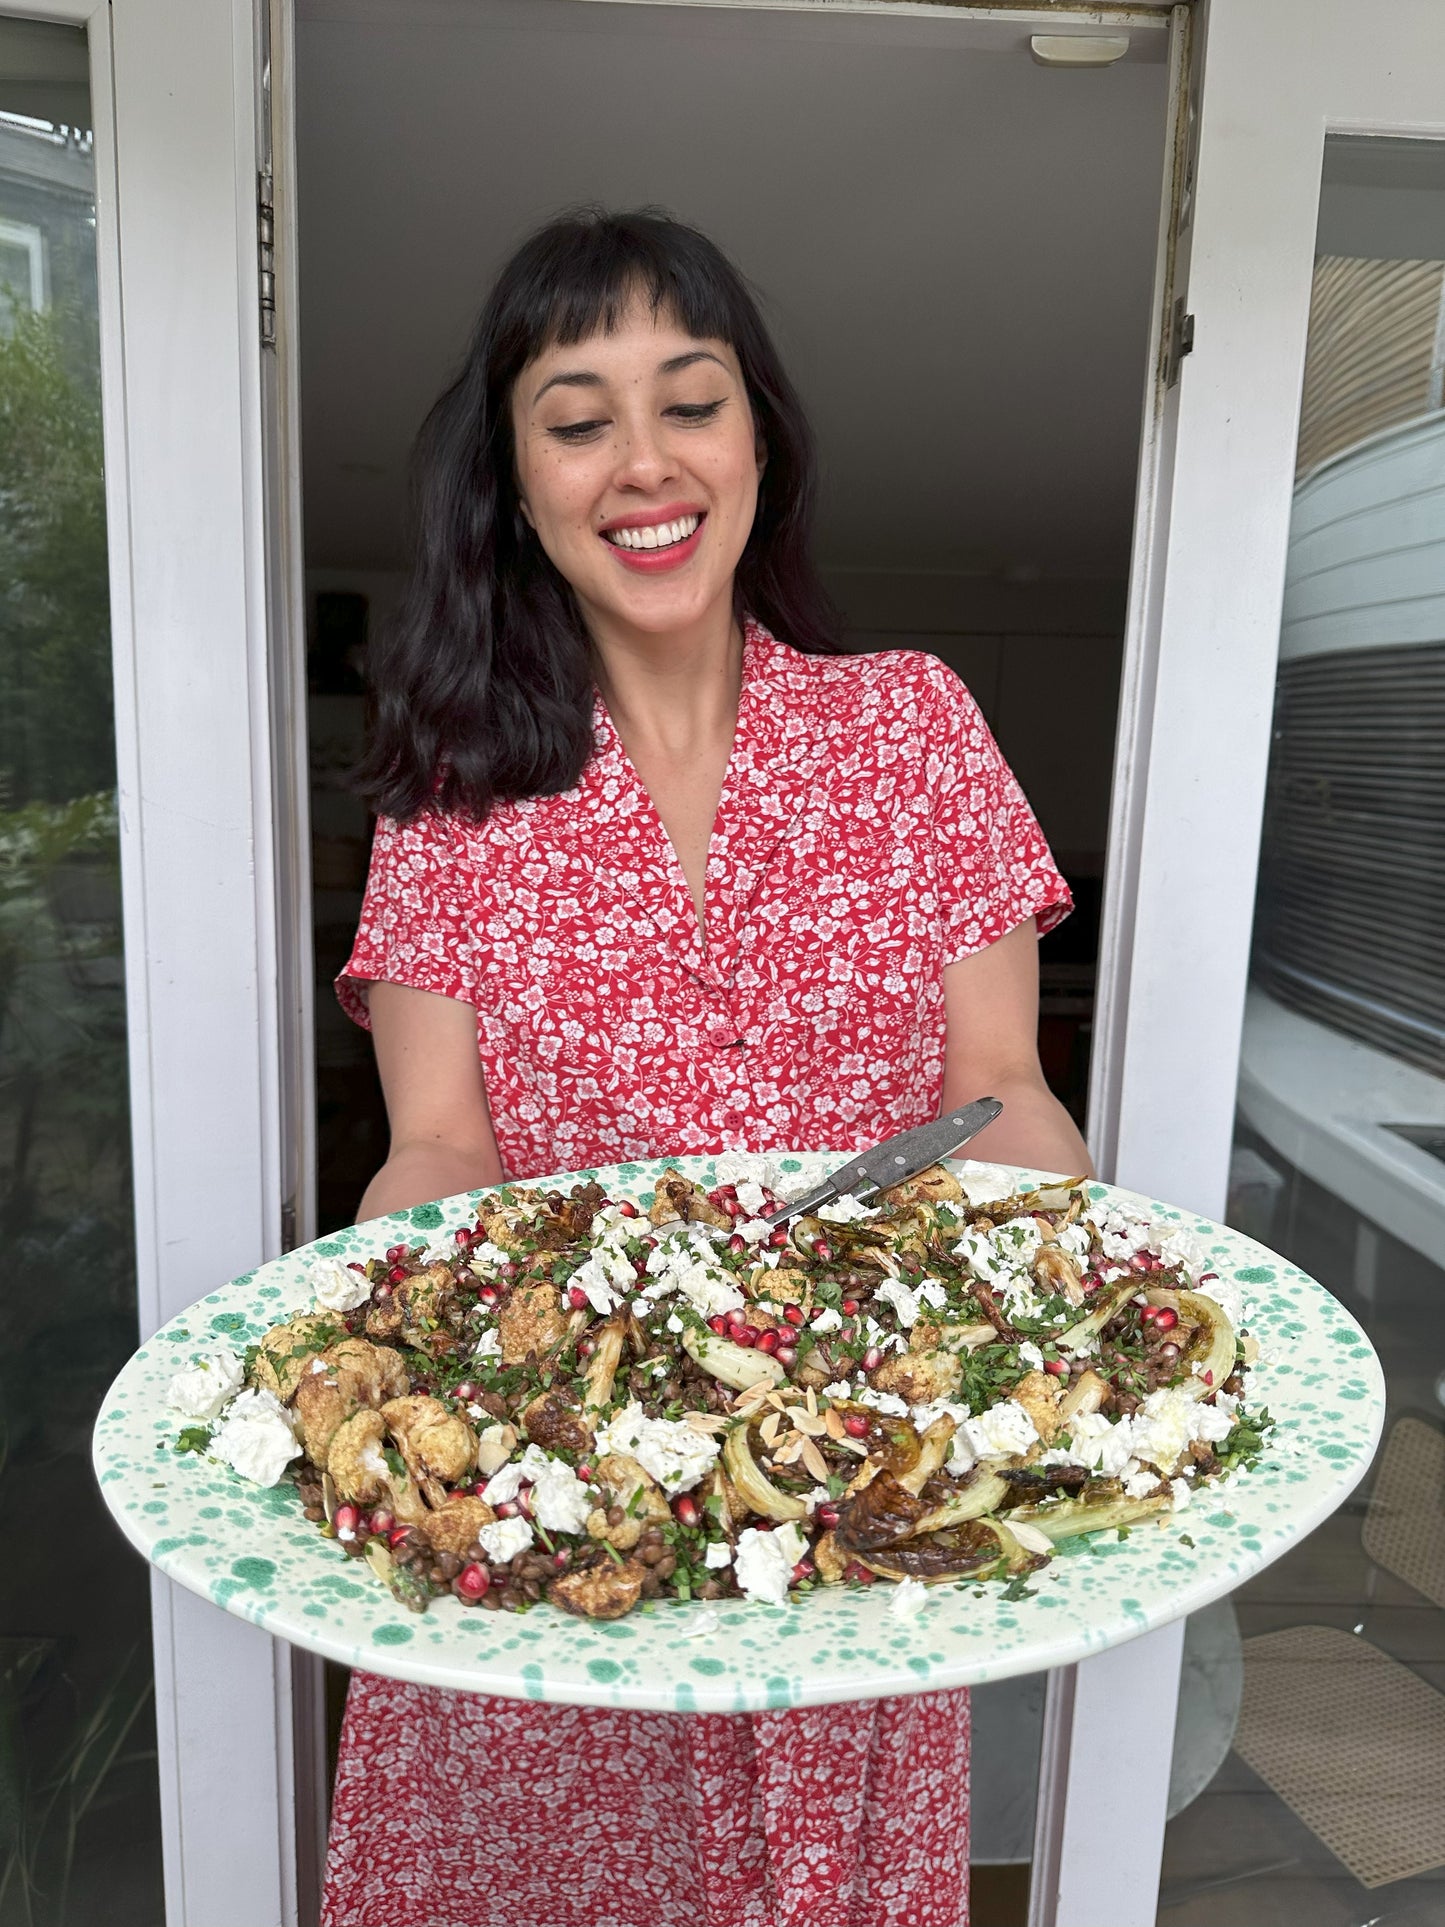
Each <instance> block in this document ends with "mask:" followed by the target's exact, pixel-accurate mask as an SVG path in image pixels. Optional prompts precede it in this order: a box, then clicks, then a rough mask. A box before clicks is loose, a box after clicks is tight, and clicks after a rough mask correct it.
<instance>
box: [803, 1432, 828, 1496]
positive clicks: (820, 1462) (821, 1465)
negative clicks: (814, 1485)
mask: <svg viewBox="0 0 1445 1927" xmlns="http://www.w3.org/2000/svg"><path fill="white" fill-rule="evenodd" d="M801 1456H802V1460H803V1464H804V1465H805V1466H806V1467H807V1469H808V1471H809V1473H810V1474H811V1476H812V1477H813V1478H815V1479H816V1480H817V1481H818V1483H819V1485H826V1484H827V1483H828V1465H827V1461H826V1460H825V1459H824V1457H823V1454H822V1453H821V1452H820V1451H819V1450H818V1448H817V1446H816V1445H814V1443H813V1441H812V1440H811V1439H804V1441H803V1450H802V1455H801Z"/></svg>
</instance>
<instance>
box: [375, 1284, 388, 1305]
mask: <svg viewBox="0 0 1445 1927" xmlns="http://www.w3.org/2000/svg"><path fill="white" fill-rule="evenodd" d="M371 1302H372V1304H373V1305H389V1304H390V1303H391V1286H390V1285H388V1284H387V1283H386V1282H385V1280H383V1281H382V1283H381V1284H379V1285H373V1286H372V1287H371Z"/></svg>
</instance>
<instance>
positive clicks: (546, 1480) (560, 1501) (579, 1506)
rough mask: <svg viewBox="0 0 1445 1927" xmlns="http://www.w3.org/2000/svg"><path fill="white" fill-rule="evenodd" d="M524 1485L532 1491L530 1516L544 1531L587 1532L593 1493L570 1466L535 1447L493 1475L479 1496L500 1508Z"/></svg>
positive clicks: (593, 1499) (594, 1501) (593, 1500)
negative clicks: (528, 1486)
mask: <svg viewBox="0 0 1445 1927" xmlns="http://www.w3.org/2000/svg"><path fill="white" fill-rule="evenodd" d="M524 1485H530V1486H531V1488H532V1500H531V1504H532V1516H533V1517H534V1518H535V1519H536V1521H537V1523H538V1525H539V1526H541V1527H542V1528H543V1529H544V1531H547V1532H585V1531H586V1530H587V1516H588V1514H589V1513H590V1512H592V1511H593V1509H594V1508H595V1506H596V1504H597V1495H596V1493H595V1492H593V1491H592V1489H591V1488H590V1487H589V1486H587V1485H585V1484H584V1483H583V1481H582V1480H581V1479H579V1478H578V1476H577V1474H576V1473H575V1472H574V1471H573V1470H572V1468H571V1466H570V1465H565V1464H564V1463H563V1462H562V1460H561V1459H554V1458H550V1457H549V1456H548V1455H547V1453H545V1452H544V1451H543V1450H542V1448H541V1447H540V1446H539V1445H529V1446H528V1447H527V1449H526V1451H525V1452H524V1453H523V1454H522V1456H521V1458H519V1459H513V1460H512V1462H511V1464H510V1465H504V1466H503V1467H502V1469H501V1471H500V1472H497V1473H494V1474H493V1476H492V1477H491V1478H490V1479H489V1480H488V1481H487V1487H486V1491H485V1492H484V1493H483V1495H482V1496H483V1498H485V1499H486V1501H487V1504H488V1505H500V1504H502V1503H503V1501H504V1500H507V1499H515V1498H516V1496H517V1494H518V1493H519V1492H520V1491H521V1489H522V1487H523V1486H524Z"/></svg>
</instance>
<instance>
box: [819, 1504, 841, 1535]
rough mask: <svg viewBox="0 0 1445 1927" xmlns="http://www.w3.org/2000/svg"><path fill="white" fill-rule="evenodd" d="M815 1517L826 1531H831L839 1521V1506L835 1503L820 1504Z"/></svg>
mask: <svg viewBox="0 0 1445 1927" xmlns="http://www.w3.org/2000/svg"><path fill="white" fill-rule="evenodd" d="M813 1517H814V1518H815V1519H816V1520H817V1521H818V1524H819V1525H820V1526H822V1527H823V1528H824V1529H825V1531H828V1532H831V1531H832V1530H833V1528H834V1526H835V1525H837V1523H838V1508H837V1506H835V1505H820V1506H819V1507H818V1510H817V1511H816V1512H815V1513H814V1514H813Z"/></svg>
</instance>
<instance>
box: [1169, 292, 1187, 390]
mask: <svg viewBox="0 0 1445 1927" xmlns="http://www.w3.org/2000/svg"><path fill="white" fill-rule="evenodd" d="M1193 352H1194V316H1193V315H1192V314H1186V313H1185V312H1184V296H1183V295H1182V294H1181V295H1180V296H1179V297H1178V299H1177V300H1176V301H1175V303H1174V306H1173V309H1172V310H1171V311H1170V315H1169V342H1168V346H1167V347H1166V348H1165V351H1164V386H1165V387H1166V388H1172V387H1173V386H1174V384H1175V382H1176V381H1178V379H1179V364H1180V362H1182V361H1183V359H1184V357H1185V356H1186V355H1192V354H1193Z"/></svg>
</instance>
